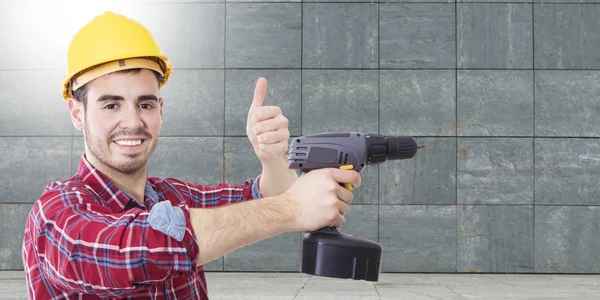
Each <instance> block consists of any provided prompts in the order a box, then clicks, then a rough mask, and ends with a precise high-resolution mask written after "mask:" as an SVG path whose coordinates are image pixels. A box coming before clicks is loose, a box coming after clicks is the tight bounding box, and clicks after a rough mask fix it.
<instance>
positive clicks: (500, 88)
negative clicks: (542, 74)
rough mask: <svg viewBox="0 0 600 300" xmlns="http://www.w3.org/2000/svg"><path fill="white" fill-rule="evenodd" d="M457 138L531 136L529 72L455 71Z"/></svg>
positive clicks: (531, 117) (531, 75)
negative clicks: (456, 75)
mask: <svg viewBox="0 0 600 300" xmlns="http://www.w3.org/2000/svg"><path fill="white" fill-rule="evenodd" d="M457 80H458V85H457V86H458V93H457V96H458V98H457V102H456V105H457V113H458V114H457V117H458V120H457V122H458V124H459V125H458V135H461V136H498V135H500V136H531V135H533V71H520V70H460V71H458V78H457Z"/></svg>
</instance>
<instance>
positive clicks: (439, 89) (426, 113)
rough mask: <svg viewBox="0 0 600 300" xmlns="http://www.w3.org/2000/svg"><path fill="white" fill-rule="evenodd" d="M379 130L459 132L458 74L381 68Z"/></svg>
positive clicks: (402, 132) (418, 133)
mask: <svg viewBox="0 0 600 300" xmlns="http://www.w3.org/2000/svg"><path fill="white" fill-rule="evenodd" d="M380 92H381V102H380V104H379V113H380V121H379V123H380V125H379V126H380V131H381V134H386V135H420V136H424V135H429V136H436V135H437V136H442V135H443V136H447V135H456V101H455V99H456V73H455V71H449V70H448V71H446V70H392V71H387V70H382V71H381V74H380Z"/></svg>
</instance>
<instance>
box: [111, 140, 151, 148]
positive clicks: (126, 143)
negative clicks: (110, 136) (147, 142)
mask: <svg viewBox="0 0 600 300" xmlns="http://www.w3.org/2000/svg"><path fill="white" fill-rule="evenodd" d="M143 141H144V140H118V141H115V143H117V144H118V145H121V146H130V147H131V146H137V145H140V144H141V143H142V142H143Z"/></svg>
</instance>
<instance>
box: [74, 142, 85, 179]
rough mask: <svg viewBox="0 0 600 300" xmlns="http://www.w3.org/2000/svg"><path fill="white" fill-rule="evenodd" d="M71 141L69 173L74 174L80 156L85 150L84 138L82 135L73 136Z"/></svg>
mask: <svg viewBox="0 0 600 300" xmlns="http://www.w3.org/2000/svg"><path fill="white" fill-rule="evenodd" d="M71 143H72V147H71V150H72V151H71V174H75V173H77V169H78V168H79V161H80V160H81V156H82V155H83V153H84V152H85V139H84V137H83V136H73V137H72V138H71Z"/></svg>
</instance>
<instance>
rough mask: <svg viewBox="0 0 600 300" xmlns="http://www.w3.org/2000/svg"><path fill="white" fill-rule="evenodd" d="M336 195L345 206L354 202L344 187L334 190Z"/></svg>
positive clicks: (351, 195) (352, 195) (350, 193)
mask: <svg viewBox="0 0 600 300" xmlns="http://www.w3.org/2000/svg"><path fill="white" fill-rule="evenodd" d="M336 195H337V197H338V198H339V199H340V200H341V202H343V203H344V204H346V205H348V204H350V203H352V201H354V194H353V193H352V192H351V191H349V190H348V189H346V188H344V187H341V186H340V187H339V188H338V189H336Z"/></svg>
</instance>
